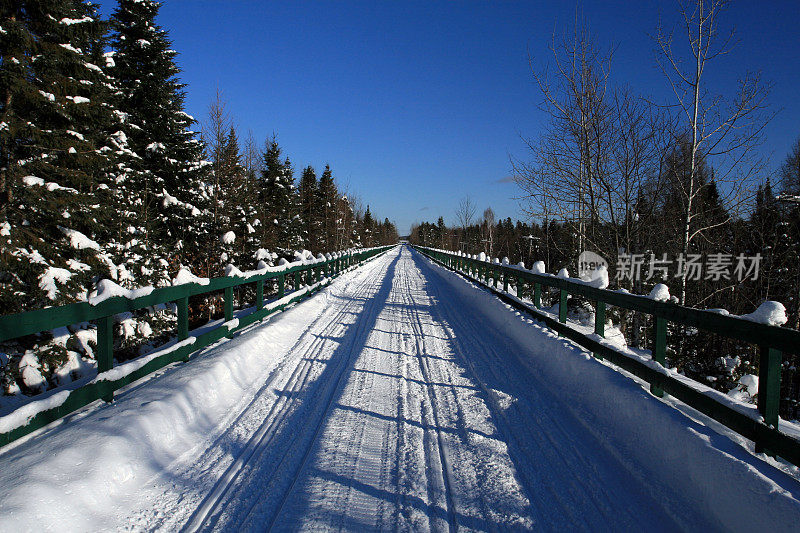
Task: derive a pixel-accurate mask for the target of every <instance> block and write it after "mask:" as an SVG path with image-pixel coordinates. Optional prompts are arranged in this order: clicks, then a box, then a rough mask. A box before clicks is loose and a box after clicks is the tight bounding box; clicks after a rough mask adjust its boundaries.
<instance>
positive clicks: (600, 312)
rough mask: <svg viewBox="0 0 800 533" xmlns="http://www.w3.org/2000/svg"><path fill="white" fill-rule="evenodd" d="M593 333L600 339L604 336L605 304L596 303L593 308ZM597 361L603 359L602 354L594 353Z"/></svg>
mask: <svg viewBox="0 0 800 533" xmlns="http://www.w3.org/2000/svg"><path fill="white" fill-rule="evenodd" d="M594 332H595V334H596V335H600V336H601V337H605V336H606V303H605V302H601V301H599V300H598V301H597V302H596V303H595V306H594ZM593 355H594V356H595V357H596V358H597V359H603V356H602V354H600V353H599V352H594V354H593Z"/></svg>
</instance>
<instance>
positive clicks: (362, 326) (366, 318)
mask: <svg viewBox="0 0 800 533" xmlns="http://www.w3.org/2000/svg"><path fill="white" fill-rule="evenodd" d="M384 257H385V258H386V259H384V261H385V262H386V263H389V261H388V258H389V257H391V256H389V255H388V254H387V255H386V256H384ZM398 259H399V255H398V256H397V257H396V258H395V259H393V260H392V262H391V265H390V264H387V265H386V268H385V269H383V270H382V271H381V275H380V276H379V277H378V276H375V278H378V279H373V280H371V281H374V282H375V281H379V282H380V283H379V285H384V284H385V283H386V278H387V277H388V273H387V271H388V270H390V269H393V266H395V265H396V264H397V261H398ZM353 292H354V294H355V295H357V294H358V293H359V292H363V291H353ZM378 293H380V290H379V291H378ZM387 296H388V295H387ZM380 299H381V298H380V297H379V294H378V295H375V296H372V297H370V298H369V300H368V302H367V304H366V305H365V306H364V309H363V310H362V311H361V313H360V314H361V316H360V317H359V318H358V319H357V321H356V330H355V332H354V333H353V335H352V340H349V341H348V344H347V347H346V350H347V352H346V357H344V356H343V354H339V355H340V359H341V360H342V364H341V367H342V368H341V369H340V370H339V371H338V373H337V375H336V376H335V379H331V380H328V381H329V383H334V385H335V386H333V387H328V391H327V394H326V395H325V400H324V409H323V410H322V413H321V414H320V415H319V416H317V417H314V420H313V421H311V420H309V421H306V424H307V425H308V424H309V423H311V422H313V424H314V426H315V429H314V431H313V434H312V436H311V438H310V439H308V440H307V441H306V442H305V443H304V447H303V449H304V451H303V454H302V458H301V459H300V462H299V465H297V467H296V468H295V469H293V472H292V475H291V480H292V481H291V483H290V485H289V487H288V489H286V490H285V491H284V492H283V494H282V496H281V498H280V502H279V504H278V506H277V508H276V510H275V512H274V514H273V515H272V516H271V517H270V518H269V519H268V521H267V522H266V524H262V525H261V527H262V528H263V529H264V530H265V531H272V529H273V528H274V526H275V525H276V522H277V519H278V518H279V517H280V515H281V513H282V512H283V510H284V507H285V506H286V503H287V501H288V499H289V496H290V495H291V494H292V492H293V490H294V488H295V486H296V485H297V481H298V480H299V479H300V474H301V473H302V472H303V471H304V470H305V469H306V467H307V465H308V460H309V457H310V456H311V451H312V450H313V449H314V447H315V444H316V442H317V439H318V438H319V435H320V433H321V431H322V429H323V428H324V426H325V424H324V423H323V422H324V421H325V420H326V419H327V418H329V416H330V413H331V408H332V406H333V400H334V396H335V395H336V393H337V392H339V393H340V394H341V391H342V388H343V379H344V377H345V376H346V375H349V374H351V373H350V372H345V369H346V368H352V362H353V360H354V358H355V356H356V355H358V353H359V351H358V350H359V349H360V347H363V346H364V345H365V344H366V341H367V338H368V337H369V334H370V332H371V328H372V325H374V324H375V321H376V319H377V315H378V312H376V310H377V308H378V306H379V305H382V304H383V302H380ZM342 345H344V343H342ZM251 512H252V509H251ZM249 514H250V513H248V515H249Z"/></svg>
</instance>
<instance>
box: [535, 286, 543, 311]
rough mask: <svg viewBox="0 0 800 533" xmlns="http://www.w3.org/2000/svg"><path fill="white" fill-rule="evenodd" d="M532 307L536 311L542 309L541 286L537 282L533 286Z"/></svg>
mask: <svg viewBox="0 0 800 533" xmlns="http://www.w3.org/2000/svg"><path fill="white" fill-rule="evenodd" d="M533 305H534V306H536V309H541V308H542V284H541V283H539V282H538V281H537V282H535V283H534V284H533Z"/></svg>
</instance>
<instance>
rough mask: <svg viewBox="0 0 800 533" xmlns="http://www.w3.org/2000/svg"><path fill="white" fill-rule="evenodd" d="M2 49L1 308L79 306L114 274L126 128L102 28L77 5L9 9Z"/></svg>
mask: <svg viewBox="0 0 800 533" xmlns="http://www.w3.org/2000/svg"><path fill="white" fill-rule="evenodd" d="M1 16H2V23H1V24H2V27H3V30H4V33H3V35H2V39H3V42H2V47H0V58H1V60H0V237H2V241H0V243H2V248H1V249H0V271H2V274H0V281H1V282H2V284H3V290H2V291H0V308H2V311H3V312H6V313H8V312H14V311H20V310H22V309H23V308H38V307H43V306H46V305H53V304H59V303H65V302H69V301H74V300H76V299H81V298H83V297H84V296H85V294H86V292H87V291H88V290H89V289H90V288H91V281H92V278H93V276H104V275H108V273H109V266H108V264H109V260H108V257H107V254H106V252H107V245H108V234H107V232H106V231H105V229H104V228H105V227H106V226H107V223H108V220H109V218H110V216H111V212H110V210H109V209H108V207H109V181H110V179H111V177H112V175H111V171H112V170H113V169H112V167H111V164H112V163H113V155H114V152H116V151H119V150H120V149H124V142H123V141H124V139H113V138H112V137H111V135H109V133H110V132H112V131H115V128H116V127H117V126H118V121H119V119H118V118H117V116H116V115H115V114H114V109H113V107H112V106H111V105H110V104H109V102H108V96H109V91H110V89H111V88H112V85H111V84H110V83H109V80H108V78H107V77H106V75H105V74H104V72H103V69H102V67H101V66H100V65H98V63H100V62H101V61H102V60H103V57H102V47H103V42H104V39H103V35H104V25H103V24H102V23H101V22H100V21H99V18H98V14H97V11H96V9H95V7H94V6H93V5H91V4H85V3H82V2H78V1H68V0H60V1H59V0H52V1H47V2H17V3H4V4H3V7H2V14H1Z"/></svg>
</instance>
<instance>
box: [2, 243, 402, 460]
mask: <svg viewBox="0 0 800 533" xmlns="http://www.w3.org/2000/svg"><path fill="white" fill-rule="evenodd" d="M393 247H394V245H390V246H382V247H377V248H371V249H366V250H355V251H349V252H345V253H341V254H336V255H334V256H332V257H331V258H330V259H326V260H318V261H313V262H308V263H304V264H300V265H297V264H289V265H287V266H286V267H285V268H281V267H274V268H270V269H268V271H267V272H264V273H261V272H260V271H257V272H255V273H243V274H242V275H241V276H228V277H221V278H213V279H209V280H207V283H205V280H204V282H203V283H202V284H201V283H199V282H190V283H186V284H182V285H177V286H174V287H163V288H158V289H153V290H152V292H150V293H149V294H146V295H143V296H139V297H137V298H126V297H124V296H114V297H111V298H108V299H107V300H105V301H102V302H100V303H97V304H96V305H93V304H92V303H90V302H79V303H74V304H69V305H63V306H58V307H49V308H46V309H37V310H34V311H28V312H24V313H18V314H13V315H6V316H0V342H6V341H11V340H14V339H18V338H20V337H25V336H27V335H33V334H37V333H42V332H47V331H50V330H53V329H56V328H60V327H65V326H71V325H75V324H80V323H83V322H94V323H95V324H96V325H97V347H96V349H95V350H94V352H95V359H96V361H97V376H96V377H95V378H94V379H91V380H89V381H88V382H86V381H87V380H81V381H79V382H77V383H76V384H75V385H74V386H73V387H66V388H64V389H63V390H53V391H48V392H46V393H43V394H42V395H40V397H34V398H32V399H31V402H29V403H26V404H24V405H22V406H20V407H19V408H18V409H16V410H15V411H12V412H11V413H9V414H7V415H5V416H3V417H0V446H4V445H6V444H8V443H10V442H12V441H14V440H16V439H19V438H20V437H22V436H25V435H27V434H29V433H31V432H33V431H36V430H37V429H40V428H42V427H44V426H46V425H47V424H49V423H50V422H53V421H55V420H57V419H59V418H61V417H63V416H65V415H67V414H69V413H71V412H74V411H75V410H77V409H80V408H81V407H83V406H85V405H88V404H89V403H92V402H93V401H95V400H98V399H103V400H105V401H108V402H110V401H112V400H113V394H114V391H116V390H118V389H120V388H121V387H124V386H125V385H128V384H129V383H133V382H134V381H137V380H138V379H141V378H142V377H144V376H146V375H148V374H150V373H152V372H154V371H156V370H158V369H160V368H163V367H164V366H166V365H169V364H171V363H174V362H177V361H181V360H187V359H188V358H189V357H190V356H191V355H192V354H193V353H194V352H197V351H198V350H200V349H202V348H205V347H206V346H208V345H210V344H212V343H214V342H216V341H218V340H220V339H222V338H223V337H230V336H231V335H232V334H233V333H234V332H236V331H238V330H240V329H242V328H244V327H247V326H249V325H251V324H253V323H255V322H257V321H259V320H262V319H263V318H265V317H267V316H269V315H270V314H272V313H274V312H276V311H279V310H282V309H284V308H286V307H287V306H288V305H291V304H292V303H295V302H297V301H299V300H301V299H303V298H305V297H308V296H310V295H311V294H312V293H313V292H315V291H316V290H318V289H319V288H321V287H322V286H323V284H324V283H323V281H324V280H325V279H328V280H330V279H332V278H334V277H336V276H338V275H339V274H340V273H342V272H344V271H345V270H346V269H349V268H350V267H352V266H355V265H358V264H360V263H363V262H364V261H366V260H368V259H372V258H374V257H376V256H378V255H380V254H382V253H384V252H386V251H387V250H389V249H390V248H393ZM288 276H291V277H292V278H293V279H292V281H293V282H294V287H293V291H291V292H287V291H286V281H287V277H288ZM302 278H305V280H302ZM269 280H277V285H278V290H277V296H276V297H275V298H274V299H273V300H270V301H265V298H264V284H265V282H266V281H269ZM301 284H303V285H306V286H307V287H308V288H307V289H303V288H302V287H300V285H301ZM245 285H253V286H254V287H255V296H256V301H255V305H254V307H253V311H252V312H251V313H249V314H246V315H240V316H237V317H236V320H235V321H234V309H233V303H234V302H233V289H234V288H237V287H242V286H245ZM220 290H222V291H224V295H223V302H224V306H223V307H224V315H225V320H224V322H223V323H222V324H220V325H219V326H217V327H216V328H213V329H211V330H208V331H205V332H204V333H202V334H199V335H198V336H197V337H190V336H189V297H190V296H198V295H204V294H210V293H215V292H218V291H220ZM161 304H175V306H176V308H177V315H178V316H177V331H176V341H177V342H176V343H175V344H173V345H171V346H165V347H163V348H162V349H157V350H156V351H154V352H153V353H152V354H149V355H145V356H142V357H140V358H136V359H133V360H131V361H127V362H125V363H123V364H122V365H119V367H114V316H115V315H118V314H120V313H125V312H129V311H136V310H139V309H146V308H149V307H153V306H157V305H161ZM130 363H133V367H129V368H128V365H129V364H130ZM39 402H41V409H40V408H38V407H39V405H38V404H39ZM17 413H20V414H19V416H16V414H17ZM27 413H30V414H27ZM9 417H11V418H15V419H20V420H22V422H23V423H20V424H17V423H15V421H9ZM4 427H7V428H8V429H7V430H5V431H4V430H3V429H2V428H4Z"/></svg>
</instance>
